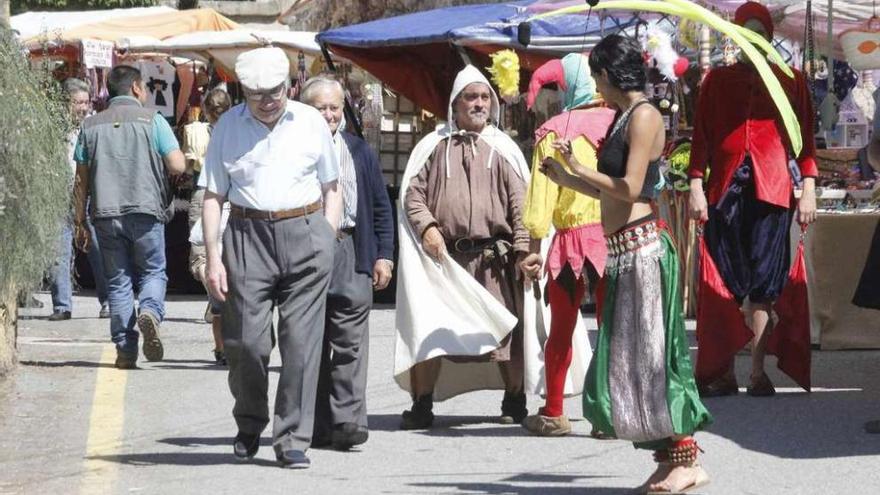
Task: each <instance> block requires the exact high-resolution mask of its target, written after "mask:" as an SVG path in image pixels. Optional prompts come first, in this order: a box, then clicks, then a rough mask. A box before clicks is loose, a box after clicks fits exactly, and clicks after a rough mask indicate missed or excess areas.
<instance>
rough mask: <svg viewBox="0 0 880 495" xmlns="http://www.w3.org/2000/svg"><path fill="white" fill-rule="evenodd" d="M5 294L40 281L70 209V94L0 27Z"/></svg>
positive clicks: (0, 282) (1, 274)
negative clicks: (67, 96)
mask: <svg viewBox="0 0 880 495" xmlns="http://www.w3.org/2000/svg"><path fill="white" fill-rule="evenodd" d="M0 67H3V70H0V239H2V240H0V300H7V297H6V296H9V295H10V294H14V293H15V291H17V290H18V289H20V288H27V287H29V286H33V285H35V284H37V283H39V282H40V280H41V279H42V276H43V273H44V272H45V270H46V268H47V267H48V266H49V264H50V263H51V262H52V261H53V260H54V259H55V257H56V256H57V253H58V245H59V243H58V239H59V237H60V231H61V225H62V221H63V220H65V215H68V214H69V212H70V190H71V189H70V184H71V181H72V170H71V169H70V165H69V162H68V159H67V135H68V132H69V131H70V130H71V124H70V119H69V116H68V110H67V102H66V99H65V97H64V96H63V94H62V91H61V88H60V86H59V84H58V83H57V82H56V81H54V80H53V79H52V77H51V74H50V73H49V71H48V69H47V68H36V69H34V68H32V67H31V65H30V62H29V61H28V59H27V57H26V55H25V53H24V52H23V51H22V48H21V46H20V45H19V44H18V43H17V42H16V41H15V39H14V38H13V37H12V34H11V32H10V31H9V30H8V29H3V28H0Z"/></svg>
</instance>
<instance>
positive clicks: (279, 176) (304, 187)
mask: <svg viewBox="0 0 880 495" xmlns="http://www.w3.org/2000/svg"><path fill="white" fill-rule="evenodd" d="M338 177H339V165H338V163H337V160H336V153H335V150H334V148H333V138H332V136H331V134H330V128H329V127H328V126H327V122H326V121H324V118H323V117H321V114H320V113H319V112H318V111H317V110H315V109H314V108H312V107H310V106H308V105H304V104H302V103H299V102H296V101H288V102H287V108H286V109H285V111H284V114H283V115H282V116H281V118H280V119H279V120H278V123H276V124H275V127H274V128H273V129H272V130H269V128H268V127H266V125H265V124H263V123H262V122H260V121H258V120H257V119H256V118H254V117H253V115H251V112H250V110H248V108H247V104H245V103H242V104H240V105H237V106H235V107H233V108H231V109H230V110H229V111H227V112H226V113H224V114H223V116H222V117H220V120H219V121H218V122H217V124H216V125H215V126H214V132H213V133H212V134H211V142H210V143H209V144H208V153H207V155H206V156H205V165H204V168H203V169H202V174H201V175H200V176H199V187H204V188H206V189H207V190H209V191H211V192H213V193H215V194H220V195H223V196H226V198H227V199H228V200H229V202H230V203H232V204H234V205H238V206H243V207H246V208H253V209H257V210H263V211H279V210H288V209H292V208H300V207H303V206H306V205H309V204H312V203H314V202H316V201H318V200H320V199H321V195H322V194H321V185H322V184H326V183H328V182H333V181H335V180H337V178H338Z"/></svg>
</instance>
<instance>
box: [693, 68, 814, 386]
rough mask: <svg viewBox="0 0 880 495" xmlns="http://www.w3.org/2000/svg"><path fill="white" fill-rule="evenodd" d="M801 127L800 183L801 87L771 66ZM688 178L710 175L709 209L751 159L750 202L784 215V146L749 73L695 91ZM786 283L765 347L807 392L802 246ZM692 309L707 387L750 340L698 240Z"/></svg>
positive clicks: (808, 165) (808, 151)
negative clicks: (695, 295)
mask: <svg viewBox="0 0 880 495" xmlns="http://www.w3.org/2000/svg"><path fill="white" fill-rule="evenodd" d="M773 69H774V72H776V74H777V77H778V79H779V81H780V83H781V84H782V87H783V89H784V90H785V91H786V93H787V94H788V96H789V100H790V101H791V103H792V107H793V108H794V111H795V112H796V113H797V115H798V120H799V121H800V125H801V135H802V136H803V142H804V147H803V150H802V151H801V154H800V156H798V157H797V163H798V165H799V167H800V170H801V174H802V175H803V176H804V177H815V176H816V175H817V169H816V161H815V150H816V146H815V141H814V139H813V110H812V102H811V100H810V94H809V91H808V89H807V85H806V82H805V80H804V78H803V75H802V74H801V73H800V72H797V71H795V77H794V79H791V78H789V77H787V76H785V75H784V74H782V71H780V70H779V69H777V68H775V67H773ZM695 120H696V125H695V128H694V139H693V144H692V147H691V161H690V169H689V171H688V175H689V176H690V177H703V176H704V173H705V171H706V166H707V165H708V166H709V167H711V175H710V176H709V191H708V192H709V194H708V202H709V204H710V205H711V204H716V203H717V202H718V200H719V199H721V196H722V195H723V194H724V192H725V191H726V190H727V187H728V185H729V184H730V180H731V178H732V177H733V173H734V172H735V171H736V169H737V168H738V167H739V166H740V165H741V164H742V161H743V159H744V158H745V154H746V153H749V154H750V155H751V157H752V163H753V167H754V168H753V170H754V181H755V192H756V196H757V199H759V200H761V201H765V202H767V203H771V204H774V205H778V206H781V207H783V208H789V207H791V205H792V185H791V179H790V176H789V171H788V158H789V156H790V155H791V152H790V150H791V144H790V142H789V140H788V137H787V135H786V133H785V132H784V130H785V127H784V126H783V125H782V123H781V119H779V117H778V111H777V109H776V105H775V104H774V103H773V101H772V100H771V99H770V93H769V92H768V91H767V88H766V87H765V86H764V83H763V82H762V81H761V78H760V77H759V76H758V73H757V71H755V70H754V69H753V68H752V67H750V66H748V65H745V64H742V63H738V64H735V65H732V66H729V67H721V68H718V69H715V70H713V71H712V72H710V73H709V74H708V75H707V76H706V79H705V80H704V81H703V85H702V87H701V89H700V100H699V102H698V104H697V114H696V117H695ZM794 254H795V262H794V264H793V265H792V267H791V271H790V272H789V275H788V280H787V282H786V285H785V287H784V288H783V290H782V294H780V296H779V299H777V300H776V302H775V303H774V305H773V309H774V311H775V312H776V313H777V315H778V316H779V322H778V323H777V325H776V327H775V328H774V329H773V333H772V334H771V335H770V338H769V340H768V345H767V351H768V353H769V354H772V355H775V356H777V357H778V358H779V360H778V362H777V366H778V367H779V368H780V369H781V370H782V371H783V372H785V373H786V374H787V375H789V376H790V377H792V378H793V379H794V380H795V382H797V384H798V385H800V386H801V387H803V388H804V389H805V390H810V361H811V359H810V357H811V356H810V309H809V303H808V300H807V277H806V270H805V268H804V266H805V264H804V251H803V243H802V242H801V243H800V245H799V246H798V249H797V251H796V252H795V253H794ZM698 294H699V296H698V297H699V300H698V304H697V342H698V347H697V366H696V371H695V375H696V379H697V382H698V383H700V384H703V385H706V384H709V383H712V382H713V381H715V380H717V379H718V378H720V377H721V376H723V375H724V373H725V372H726V371H727V368H728V366H729V364H730V363H731V362H732V361H733V359H734V357H735V356H736V353H737V352H738V351H739V350H740V349H742V348H743V347H744V346H745V345H746V344H748V343H749V341H751V340H752V337H753V334H752V331H751V330H750V329H749V328H748V327H747V326H746V324H745V321H744V320H743V316H742V313H741V312H740V309H739V307H738V304H737V302H736V300H735V299H734V297H733V295H732V294H731V293H730V291H729V290H728V289H727V286H726V284H725V282H724V280H723V279H722V278H721V275H720V273H719V272H718V268H717V267H716V266H715V263H714V261H713V260H712V257H711V255H710V254H709V251H708V249H707V248H706V243H705V241H704V240H701V241H700V285H699V289H698Z"/></svg>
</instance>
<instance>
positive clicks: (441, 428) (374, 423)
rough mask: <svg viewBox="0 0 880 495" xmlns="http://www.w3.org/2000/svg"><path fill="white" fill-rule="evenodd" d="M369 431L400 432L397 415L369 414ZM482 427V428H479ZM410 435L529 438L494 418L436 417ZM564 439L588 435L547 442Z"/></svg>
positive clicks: (516, 426) (519, 430)
mask: <svg viewBox="0 0 880 495" xmlns="http://www.w3.org/2000/svg"><path fill="white" fill-rule="evenodd" d="M368 421H369V425H370V430H371V431H390V432H395V431H401V429H400V415H399V414H370V415H369V416H368ZM480 425H484V426H480ZM410 433H416V434H419V435H425V436H429V437H521V436H529V432H528V431H526V430H525V429H524V428H523V427H522V426H520V425H502V424H499V423H498V422H497V418H496V417H494V416H440V415H438V416H436V417H435V418H434V425H433V427H431V428H430V429H427V430H411V431H410ZM565 438H569V439H571V438H574V439H578V440H582V439H584V438H590V436H589V435H581V434H571V435H566V436H564V437H559V438H554V439H548V441H564V440H563V439H565Z"/></svg>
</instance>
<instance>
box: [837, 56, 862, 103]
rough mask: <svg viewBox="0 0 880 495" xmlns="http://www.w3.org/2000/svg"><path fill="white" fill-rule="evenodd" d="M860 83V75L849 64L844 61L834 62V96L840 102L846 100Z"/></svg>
mask: <svg viewBox="0 0 880 495" xmlns="http://www.w3.org/2000/svg"><path fill="white" fill-rule="evenodd" d="M858 81H859V75H858V73H857V72H856V71H854V70H852V68H851V67H850V65H849V64H848V63H846V62H844V61H843V60H835V61H834V94H835V96H837V99H838V101H843V100H845V99H846V97H847V96H848V95H849V92H850V91H852V89H853V88H854V87H856V83H857V82H858Z"/></svg>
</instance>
